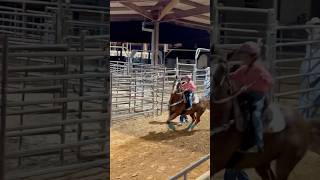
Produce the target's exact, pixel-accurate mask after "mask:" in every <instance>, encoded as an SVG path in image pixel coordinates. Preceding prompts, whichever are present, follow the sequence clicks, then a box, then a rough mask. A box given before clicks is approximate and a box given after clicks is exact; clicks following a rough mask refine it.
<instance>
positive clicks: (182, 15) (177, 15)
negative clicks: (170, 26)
mask: <svg viewBox="0 0 320 180" xmlns="http://www.w3.org/2000/svg"><path fill="white" fill-rule="evenodd" d="M208 12H210V7H207V6H203V7H198V8H193V9H189V10H184V11H183V10H178V9H177V10H175V13H174V14H169V15H167V16H166V17H165V18H164V19H163V20H162V21H172V20H175V19H182V18H186V17H190V16H196V15H201V14H204V13H208Z"/></svg>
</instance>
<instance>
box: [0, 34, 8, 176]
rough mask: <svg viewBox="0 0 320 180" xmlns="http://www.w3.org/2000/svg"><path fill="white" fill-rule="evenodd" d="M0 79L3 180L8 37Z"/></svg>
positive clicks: (0, 166) (2, 168)
mask: <svg viewBox="0 0 320 180" xmlns="http://www.w3.org/2000/svg"><path fill="white" fill-rule="evenodd" d="M2 40H3V43H2V45H3V48H2V51H3V52H2V75H1V76H2V78H1V126H0V128H1V131H0V179H5V154H6V153H5V143H6V136H5V134H6V120H7V79H8V37H7V36H6V35H5V36H4V37H3V39H2Z"/></svg>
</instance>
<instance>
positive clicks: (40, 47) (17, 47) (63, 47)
mask: <svg viewBox="0 0 320 180" xmlns="http://www.w3.org/2000/svg"><path fill="white" fill-rule="evenodd" d="M68 48H69V47H68V45H67V44H41V45H12V46H9V49H10V50H24V51H29V50H33V51H43V50H45V51H51V50H52V51H64V50H68Z"/></svg>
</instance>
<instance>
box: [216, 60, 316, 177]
mask: <svg viewBox="0 0 320 180" xmlns="http://www.w3.org/2000/svg"><path fill="white" fill-rule="evenodd" d="M228 69H229V68H228V65H227V62H225V61H223V62H220V64H219V66H218V67H217V69H216V71H215V74H214V82H213V83H214V91H213V102H214V106H215V108H214V109H213V112H212V115H213V117H211V118H213V119H214V120H213V123H214V124H213V126H214V130H213V133H212V138H213V140H212V143H213V145H212V146H211V147H213V158H212V162H211V163H210V164H211V166H212V169H213V172H211V176H212V177H211V179H212V178H213V176H214V175H215V174H216V173H217V172H219V171H221V170H222V169H225V168H235V169H245V168H255V169H256V171H257V173H258V174H259V175H260V177H261V178H262V179H263V180H269V179H276V180H287V179H288V177H289V175H290V172H291V171H292V170H293V169H294V167H295V166H296V165H297V163H298V162H299V161H300V160H301V159H302V158H303V157H304V155H305V153H306V151H307V150H308V148H309V147H310V146H309V145H310V144H311V143H312V141H314V142H315V140H319V137H320V136H319V129H320V124H319V122H316V121H311V120H310V121H305V120H304V119H303V117H302V115H300V114H299V113H298V112H297V111H294V110H292V109H287V108H284V107H281V108H280V111H281V112H282V114H283V118H284V120H285V123H286V126H285V128H284V129H283V130H282V131H280V132H276V133H264V142H265V147H264V152H262V153H248V152H242V151H239V149H240V148H241V147H242V146H243V143H246V142H247V141H248V140H247V139H246V136H245V132H241V131H239V130H238V128H237V127H236V125H235V123H232V122H234V121H232V120H235V121H236V122H237V120H238V119H239V117H242V116H241V112H240V111H238V113H240V115H239V114H235V113H234V112H236V111H235V109H237V108H239V103H238V101H237V98H236V97H237V95H238V94H239V93H238V92H233V91H232V90H233V86H232V82H231V81H230V80H229V78H228V73H229V70H228ZM225 123H227V124H228V123H229V124H228V125H226V124H225ZM318 150H319V149H318ZM318 153H319V152H318ZM273 160H275V161H276V169H275V174H274V173H273V171H272V170H271V168H270V163H271V161H273Z"/></svg>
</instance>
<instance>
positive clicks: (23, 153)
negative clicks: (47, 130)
mask: <svg viewBox="0 0 320 180" xmlns="http://www.w3.org/2000/svg"><path fill="white" fill-rule="evenodd" d="M108 139H109V137H108V138H97V139H92V140H83V141H79V142H75V143H68V144H58V145H46V146H45V147H43V146H42V147H40V148H37V149H32V150H22V151H18V152H8V154H7V155H6V158H10V159H13V158H18V157H27V156H36V155H38V154H40V153H49V152H56V151H57V150H60V149H68V148H73V147H80V146H85V145H91V144H100V143H106V142H107V141H108Z"/></svg>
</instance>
